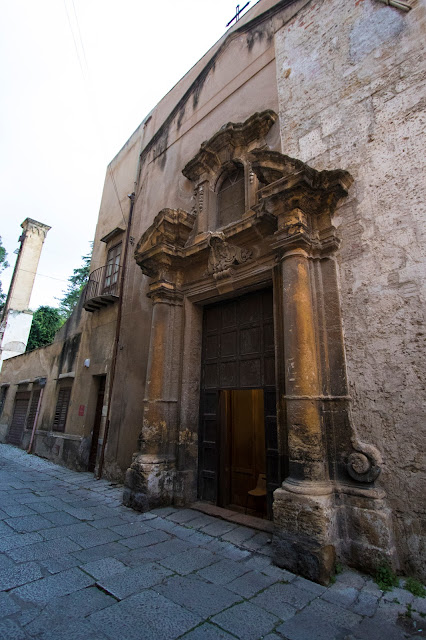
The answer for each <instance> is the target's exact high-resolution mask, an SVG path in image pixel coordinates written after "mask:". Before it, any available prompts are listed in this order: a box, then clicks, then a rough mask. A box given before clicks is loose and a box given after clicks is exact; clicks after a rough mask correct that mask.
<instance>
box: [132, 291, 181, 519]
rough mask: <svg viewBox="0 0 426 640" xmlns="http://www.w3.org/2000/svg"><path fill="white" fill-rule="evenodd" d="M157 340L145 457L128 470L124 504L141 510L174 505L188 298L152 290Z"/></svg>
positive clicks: (142, 448) (148, 389)
mask: <svg viewBox="0 0 426 640" xmlns="http://www.w3.org/2000/svg"><path fill="white" fill-rule="evenodd" d="M150 297H151V299H152V303H153V309H152V321H151V340H150V347H149V356H148V365H147V378H146V385H145V397H144V408H143V425H142V431H141V434H140V436H139V452H137V453H136V454H134V456H133V462H132V464H131V467H130V469H128V470H127V473H126V480H125V485H126V488H125V490H124V496H123V501H124V504H126V505H127V506H131V507H133V508H135V509H138V510H140V511H146V510H148V509H152V508H154V507H157V506H162V505H167V504H171V503H172V501H173V491H174V480H175V474H176V455H177V444H178V423H179V387H180V361H181V356H182V341H183V296H182V294H180V293H179V292H177V291H176V290H174V289H173V287H168V286H166V285H165V284H164V283H163V284H161V285H158V284H155V285H152V286H151V293H150Z"/></svg>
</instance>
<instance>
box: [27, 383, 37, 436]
mask: <svg viewBox="0 0 426 640" xmlns="http://www.w3.org/2000/svg"><path fill="white" fill-rule="evenodd" d="M39 398H40V389H36V390H35V391H33V394H32V396H31V404H30V410H29V411H28V416H27V423H26V425H25V428H26V429H32V428H33V425H34V420H35V417H36V413H37V406H38V401H39Z"/></svg>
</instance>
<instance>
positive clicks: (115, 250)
mask: <svg viewBox="0 0 426 640" xmlns="http://www.w3.org/2000/svg"><path fill="white" fill-rule="evenodd" d="M120 256H121V242H120V244H116V245H115V247H112V248H111V249H110V250H109V251H108V257H107V262H106V268H105V281H104V287H103V291H102V293H110V294H112V295H116V292H117V290H118V274H119V271H120Z"/></svg>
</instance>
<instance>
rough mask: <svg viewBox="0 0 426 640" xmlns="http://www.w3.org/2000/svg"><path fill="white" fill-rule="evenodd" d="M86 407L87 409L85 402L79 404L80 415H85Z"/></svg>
mask: <svg viewBox="0 0 426 640" xmlns="http://www.w3.org/2000/svg"><path fill="white" fill-rule="evenodd" d="M84 409H85V407H84V404H81V405H80V406H79V408H78V415H79V416H84Z"/></svg>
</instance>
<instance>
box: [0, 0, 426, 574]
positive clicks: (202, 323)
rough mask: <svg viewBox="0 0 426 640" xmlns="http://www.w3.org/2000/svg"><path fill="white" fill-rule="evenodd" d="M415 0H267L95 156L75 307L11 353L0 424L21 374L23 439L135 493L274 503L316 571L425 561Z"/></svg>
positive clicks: (286, 540)
mask: <svg viewBox="0 0 426 640" xmlns="http://www.w3.org/2000/svg"><path fill="white" fill-rule="evenodd" d="M425 13H426V12H425V7H424V5H423V4H422V3H421V2H417V1H416V0H411V1H410V2H402V1H401V2H399V1H398V2H396V1H395V2H392V1H390V2H381V1H380V0H350V1H348V2H345V3H342V2H340V1H339V0H327V1H324V0H323V1H321V0H320V1H318V0H296V1H291V0H281V1H280V2H276V1H275V2H274V1H273V0H260V2H258V3H257V4H256V5H255V6H254V7H253V8H252V9H251V10H250V11H249V12H248V13H246V14H245V15H244V17H243V18H242V19H241V20H239V21H238V22H237V23H236V24H235V26H234V27H232V28H231V29H230V30H229V31H227V33H226V34H225V35H224V36H223V38H222V39H221V40H220V41H219V42H218V43H217V44H216V45H215V46H214V47H213V48H212V49H211V50H210V51H209V52H208V53H207V54H206V55H205V56H204V57H203V58H202V59H201V60H200V61H199V62H198V63H197V64H196V65H195V66H194V67H193V68H192V69H191V71H190V72H188V74H187V75H186V76H184V78H182V80H181V81H180V82H179V83H178V84H177V85H176V86H175V87H174V88H173V89H172V90H171V91H170V92H169V93H168V94H167V95H166V96H165V98H164V99H163V100H162V101H161V102H160V103H159V104H158V105H157V106H156V107H155V109H154V110H153V111H152V112H151V113H150V114H149V115H148V116H147V117H146V118H145V120H144V121H143V122H142V124H141V125H140V127H139V128H138V129H137V130H136V131H135V133H134V134H133V135H132V136H131V138H130V139H129V140H128V141H127V143H126V144H125V146H124V147H123V148H122V149H121V151H120V152H119V153H118V155H117V156H116V157H115V158H114V160H113V161H112V162H111V164H110V167H109V170H108V172H107V177H106V181H105V187H104V192H103V196H102V202H101V208H100V213H99V219H98V225H97V230H96V235H95V240H94V250H93V258H92V266H91V276H90V279H89V283H88V286H87V287H86V289H85V292H84V293H83V296H82V298H81V300H80V303H79V306H78V308H77V309H76V310H75V312H74V314H73V316H72V318H71V319H70V321H69V322H68V323H67V325H66V326H65V327H64V328H63V329H62V330H61V332H60V333H59V334H58V335H57V337H56V340H55V342H54V343H53V344H52V345H50V346H49V347H45V348H44V349H42V350H37V351H35V352H32V353H29V354H23V355H21V356H17V357H16V358H11V359H10V360H8V361H7V362H5V364H4V369H3V372H2V375H1V384H2V398H3V405H4V406H3V409H2V414H1V416H0V429H1V431H0V433H2V434H3V439H5V440H6V441H7V439H8V434H9V433H10V425H11V423H13V421H14V417H15V413H16V406H17V404H16V403H17V394H21V396H22V397H21V396H20V398H21V404H20V411H21V413H22V412H23V405H22V400H23V397H24V396H23V394H25V393H26V394H27V396H28V405H27V409H26V411H27V413H26V414H25V417H24V418H22V417H21V423H22V430H21V431H22V434H21V440H20V442H21V446H28V444H29V442H30V439H31V443H32V444H31V446H32V448H33V451H34V452H35V453H38V454H39V455H43V456H46V457H49V458H50V459H53V460H56V461H59V462H61V463H63V464H69V465H71V466H74V467H75V468H79V469H90V470H94V471H95V472H98V473H99V472H102V473H104V474H105V475H106V476H107V477H109V478H111V479H114V480H117V481H123V482H124V485H125V487H124V495H123V500H124V503H125V504H127V505H128V506H131V507H133V508H136V509H140V510H148V509H150V508H153V507H154V506H158V505H167V504H174V505H185V504H191V503H193V502H195V501H196V500H199V501H204V502H206V503H211V504H215V505H218V506H220V507H223V508H226V509H227V510H230V511H233V510H234V511H236V512H245V513H252V514H254V515H257V516H261V517H263V518H265V519H266V518H267V519H270V520H272V521H273V523H274V537H273V545H274V554H275V555H274V557H275V562H276V563H277V564H279V565H280V566H283V567H287V568H289V569H291V570H293V571H295V572H298V573H300V574H302V575H305V576H307V577H309V578H311V579H314V580H316V581H318V582H322V583H327V581H328V580H329V579H330V576H331V575H332V573H333V570H334V567H335V563H336V560H337V559H341V560H342V561H344V562H348V563H349V564H351V565H353V566H357V567H360V568H362V569H364V570H368V571H374V569H375V568H376V567H377V565H378V563H379V564H380V563H387V564H389V565H391V566H392V567H394V568H395V569H396V570H401V571H404V572H405V573H407V574H412V575H416V576H417V577H420V578H422V579H425V578H426V573H425V572H426V553H425V537H424V528H425V522H426V520H425V507H426V504H425V500H424V489H423V487H424V477H425V459H424V431H423V429H422V426H423V424H424V414H422V399H423V401H424V378H423V377H422V371H424V345H422V340H423V339H424V329H423V316H422V313H423V311H424V302H422V300H423V299H422V288H421V287H422V273H423V272H424V269H423V270H422V259H423V253H422V250H421V240H420V239H421V224H422V220H423V225H424V201H425V193H424V191H425V185H424V180H423V181H422V175H424V153H423V149H424V137H425V134H424V130H425V127H424V124H425V122H424V121H425V115H424V104H425V97H426V91H425V50H424V41H425V37H424V36H425V17H426V16H425ZM422 163H423V164H422ZM111 176H113V177H114V180H112V178H111ZM115 187H117V190H118V194H119V197H120V206H119V203H118V202H117V196H116V192H115ZM121 209H122V210H123V211H124V212H125V214H126V215H127V219H126V224H124V221H123V217H122V214H121ZM422 216H423V218H422ZM422 346H423V349H422ZM422 363H423V364H422ZM41 379H43V380H44V383H43V385H44V386H43V394H44V396H43V395H42V397H43V401H42V402H41V404H40V406H39V409H40V411H39V412H38V414H37V420H35V419H34V415H33V414H31V415H30V413H31V412H30V408H31V406H32V404H34V402H33V394H34V392H35V390H37V385H39V381H40V380H41ZM27 396H25V397H27ZM37 397H38V398H39V397H40V394H39V396H37ZM15 423H16V421H15ZM21 423H20V424H21ZM14 433H16V426H15V431H14Z"/></svg>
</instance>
